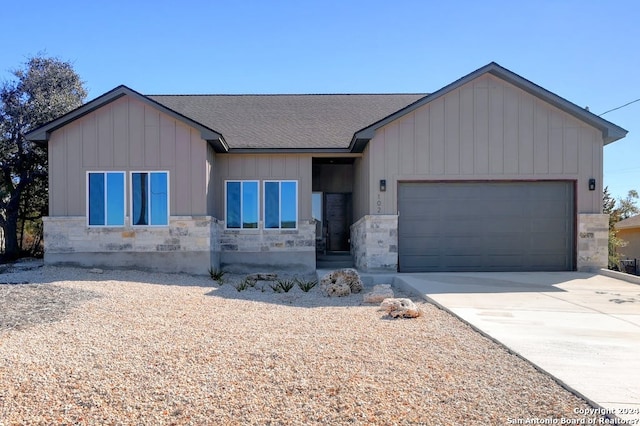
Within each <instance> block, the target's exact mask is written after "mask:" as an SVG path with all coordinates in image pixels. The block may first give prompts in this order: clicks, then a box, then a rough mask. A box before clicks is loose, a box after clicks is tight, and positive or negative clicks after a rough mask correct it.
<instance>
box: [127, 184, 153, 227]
mask: <svg viewBox="0 0 640 426" xmlns="http://www.w3.org/2000/svg"><path fill="white" fill-rule="evenodd" d="M147 187H148V178H147V173H133V174H132V175H131V206H132V208H131V215H132V218H131V222H132V223H133V224H134V225H148V224H149V219H148V217H147V210H148V209H147V201H148V198H149V194H148V188H147Z"/></svg>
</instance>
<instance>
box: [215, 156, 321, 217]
mask: <svg viewBox="0 0 640 426" xmlns="http://www.w3.org/2000/svg"><path fill="white" fill-rule="evenodd" d="M215 161H216V163H215V168H214V174H215V187H216V190H215V191H214V194H213V197H214V200H215V202H214V203H213V204H214V206H215V207H214V214H213V216H215V217H216V218H218V219H220V220H224V219H225V212H224V209H225V200H224V182H225V181H226V180H257V181H260V185H259V186H260V220H261V221H262V220H263V217H262V196H263V195H262V192H263V181H264V180H297V181H298V220H309V219H311V168H312V156H311V155H310V154H217V155H216V159H215Z"/></svg>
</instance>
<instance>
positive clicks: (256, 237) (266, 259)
mask: <svg viewBox="0 0 640 426" xmlns="http://www.w3.org/2000/svg"><path fill="white" fill-rule="evenodd" d="M217 232H218V233H219V235H220V239H219V241H220V244H219V250H220V267H221V268H222V269H224V270H226V271H230V272H246V271H252V272H255V270H256V269H261V268H262V269H265V268H271V269H278V270H295V271H299V272H310V271H315V269H316V247H315V244H316V225H315V221H313V220H311V221H300V223H298V229H295V230H294V229H291V230H288V229H273V230H268V229H262V228H259V229H242V230H239V229H225V227H224V222H222V221H220V222H218V231H217Z"/></svg>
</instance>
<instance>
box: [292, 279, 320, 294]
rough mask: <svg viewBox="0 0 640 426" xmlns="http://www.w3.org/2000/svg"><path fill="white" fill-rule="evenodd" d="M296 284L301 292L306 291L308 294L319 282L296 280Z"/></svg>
mask: <svg viewBox="0 0 640 426" xmlns="http://www.w3.org/2000/svg"><path fill="white" fill-rule="evenodd" d="M296 283H297V284H298V287H300V290H302V291H304V292H305V293H308V292H309V290H311V289H312V288H314V287H315V286H316V284H318V281H317V280H304V279H298V278H296Z"/></svg>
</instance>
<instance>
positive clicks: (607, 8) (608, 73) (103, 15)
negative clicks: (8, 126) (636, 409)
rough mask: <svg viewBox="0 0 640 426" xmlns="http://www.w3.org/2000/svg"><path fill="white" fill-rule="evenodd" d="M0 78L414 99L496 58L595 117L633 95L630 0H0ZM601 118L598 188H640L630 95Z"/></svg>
mask: <svg viewBox="0 0 640 426" xmlns="http://www.w3.org/2000/svg"><path fill="white" fill-rule="evenodd" d="M0 11H1V14H2V16H3V18H2V27H3V38H2V43H1V46H2V47H0V81H6V80H9V79H11V78H12V75H11V70H15V69H16V68H20V67H22V66H23V65H24V63H25V62H26V60H27V59H28V58H29V57H32V56H36V55H41V54H44V55H47V56H54V57H57V58H59V59H62V60H65V61H70V62H71V63H72V64H73V66H74V69H75V70H76V72H77V73H78V74H79V75H80V76H81V78H82V79H83V80H84V81H85V83H86V87H87V88H88V90H89V96H88V98H87V100H90V99H93V98H95V97H97V96H100V95H101V94H103V93H105V92H107V91H109V90H111V89H113V88H114V87H116V86H118V85H120V84H125V85H127V86H129V87H131V88H132V89H134V90H136V91H138V92H141V93H143V94H194V93H215V94H238V93H243V94H244V93H252V94H257V93H424V92H427V93H428V92H434V91H436V90H438V89H440V88H442V87H443V86H446V85H447V84H449V83H451V82H453V81H455V80H457V79H458V78H460V77H462V76H464V75H466V74H468V73H470V72H472V71H474V70H476V69H478V68H480V67H482V66H484V65H486V64H488V63H489V62H492V61H495V62H497V63H498V64H500V65H502V66H503V67H505V68H507V69H509V70H511V71H513V72H515V73H516V74H519V75H521V76H522V77H524V78H526V79H528V80H531V81H533V82H534V83H536V84H538V85H540V86H542V87H544V88H545V89H547V90H550V91H551V92H554V93H556V94H558V95H560V96H562V97H563V98H565V99H567V100H569V101H571V102H573V103H575V104H576V105H579V106H581V107H585V106H588V107H589V109H590V111H591V112H593V113H595V114H601V113H603V112H605V111H608V110H610V109H612V108H616V107H619V106H621V105H624V104H626V103H628V102H631V101H634V100H636V99H639V98H640V72H639V71H640V25H639V22H640V2H638V1H637V0H620V1H619V0H598V1H596V0H566V1H565V0H536V1H525V0H518V1H513V0H508V1H499V0H483V1H475V0H474V1H471V0H469V1H456V0H448V1H443V0H415V1H414V0H394V1H389V0H386V1H379V0H367V1H359V0H356V1H349V0H340V1H334V0H322V1H311V0H308V1H306V0H296V1H291V0H262V1H258V0H255V1H254V0H247V1H242V0H235V1H220V0H209V1H206V0H202V1H196V0H182V1H165V0H153V1H151V0H95V1H86V0H82V1H71V0H57V1H55V2H53V1H50V0H25V1H12V0H1V1H0ZM603 118H605V119H607V120H609V121H611V122H613V123H615V124H617V125H619V126H621V127H623V128H625V129H626V130H628V131H629V134H628V135H627V137H626V138H625V139H622V140H620V141H617V142H614V143H612V144H610V145H608V146H606V147H605V148H604V185H605V186H608V187H609V191H610V193H611V194H612V195H613V196H614V197H615V198H623V197H625V196H626V195H627V192H628V191H629V190H630V189H636V190H639V191H640V102H636V103H633V104H631V105H629V106H627V107H624V108H621V109H619V110H616V111H613V112H610V113H607V114H605V115H603Z"/></svg>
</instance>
